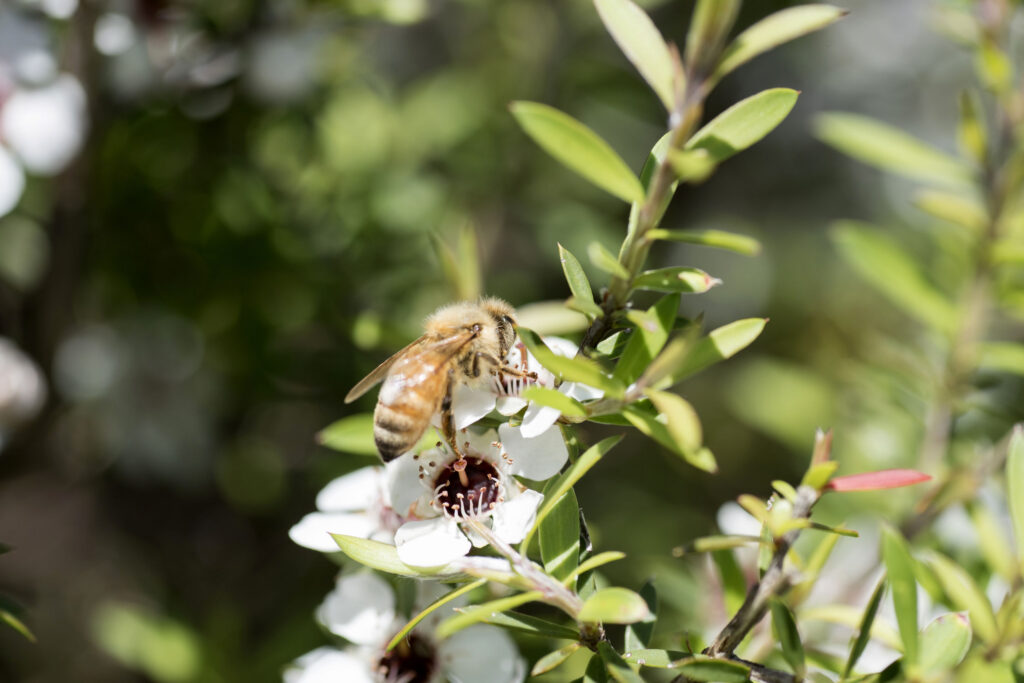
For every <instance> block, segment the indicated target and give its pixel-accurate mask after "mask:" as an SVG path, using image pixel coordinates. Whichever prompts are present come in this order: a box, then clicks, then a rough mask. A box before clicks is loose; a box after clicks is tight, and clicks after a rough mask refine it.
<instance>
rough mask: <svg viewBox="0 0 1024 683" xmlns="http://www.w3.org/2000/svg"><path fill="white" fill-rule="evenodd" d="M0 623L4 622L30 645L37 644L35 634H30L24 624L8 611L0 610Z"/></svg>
mask: <svg viewBox="0 0 1024 683" xmlns="http://www.w3.org/2000/svg"><path fill="white" fill-rule="evenodd" d="M0 621H2V622H4V623H5V624H7V625H8V626H10V627H11V628H13V629H14V630H15V631H17V632H18V633H20V634H21V635H22V637H23V638H25V640H27V641H29V642H30V643H35V642H37V641H36V636H35V634H34V633H32V631H31V630H30V629H29V627H28V626H26V625H25V622H23V621H22V620H21V619H19V618H18V617H17V616H15V615H14V614H13V613H11V612H10V611H8V610H5V609H3V608H0Z"/></svg>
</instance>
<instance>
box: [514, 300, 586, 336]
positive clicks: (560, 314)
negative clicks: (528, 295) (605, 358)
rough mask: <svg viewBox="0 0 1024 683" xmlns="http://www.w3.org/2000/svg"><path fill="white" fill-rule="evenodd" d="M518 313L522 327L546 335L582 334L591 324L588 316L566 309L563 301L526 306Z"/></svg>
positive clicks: (520, 308) (542, 302)
mask: <svg viewBox="0 0 1024 683" xmlns="http://www.w3.org/2000/svg"><path fill="white" fill-rule="evenodd" d="M595 306H596V304H595ZM518 313H519V316H518V317H519V324H520V325H522V326H523V327H526V328H528V329H531V330H533V331H535V332H536V333H538V334H544V335H548V334H572V333H573V332H582V331H583V330H585V329H587V325H589V324H590V323H589V321H588V320H587V318H586V316H584V315H580V314H579V313H576V312H575V311H570V310H568V309H566V307H565V304H564V303H563V302H561V301H539V302H537V303H532V304H526V305H525V306H520V307H519V308H518Z"/></svg>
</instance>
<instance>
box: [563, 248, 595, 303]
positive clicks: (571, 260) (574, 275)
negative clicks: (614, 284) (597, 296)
mask: <svg viewBox="0 0 1024 683" xmlns="http://www.w3.org/2000/svg"><path fill="white" fill-rule="evenodd" d="M558 258H559V259H560V260H561V261H562V272H563V273H565V280H566V282H568V283H569V291H571V292H572V293H573V296H575V297H576V298H577V299H582V300H584V301H589V302H590V303H594V290H593V289H591V287H590V280H588V279H587V274H586V273H585V272H583V266H581V265H580V262H579V261H578V260H577V259H576V257H575V256H573V255H572V252H571V251H569V250H568V249H566V248H565V247H563V246H562V245H561V244H559V245H558Z"/></svg>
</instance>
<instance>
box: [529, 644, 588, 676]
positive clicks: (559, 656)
mask: <svg viewBox="0 0 1024 683" xmlns="http://www.w3.org/2000/svg"><path fill="white" fill-rule="evenodd" d="M581 647H583V646H582V645H580V644H579V643H569V644H568V645H566V646H565V647H563V648H561V649H559V650H555V651H553V652H549V653H547V654H546V655H544V656H543V657H541V658H540V659H538V660H537V663H536V664H534V665H533V668H532V669H530V676H540V675H541V674H546V673H548V672H549V671H554V670H555V669H557V668H558V667H559V666H561V665H562V664H564V663H565V660H567V659H569V657H571V656H572V655H573V654H574V653H575V652H576V650H578V649H580V648H581Z"/></svg>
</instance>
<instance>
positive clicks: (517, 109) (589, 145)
mask: <svg viewBox="0 0 1024 683" xmlns="http://www.w3.org/2000/svg"><path fill="white" fill-rule="evenodd" d="M511 111H512V115H513V116H515V117H516V121H518V122H519V125H520V126H522V128H523V130H524V131H526V134H527V135H529V136H530V137H531V138H533V141H534V142H536V143H537V144H538V145H540V146H541V147H542V148H543V149H544V151H546V152H547V153H548V154H550V155H551V156H553V157H554V158H555V159H557V160H558V161H560V162H562V163H563V164H565V165H566V166H568V167H569V168H570V169H572V170H573V171H576V172H577V173H579V174H580V175H581V176H583V177H584V178H586V179H587V180H589V181H590V182H592V183H594V184H595V185H597V186H598V187H600V188H601V189H603V190H606V191H607V192H610V193H611V194H613V195H615V196H616V197H619V198H620V199H622V200H624V201H627V202H641V201H643V199H644V188H643V186H642V185H641V184H640V180H639V179H638V178H637V177H636V175H635V174H634V173H633V171H631V170H630V169H629V166H627V165H626V162H625V161H623V160H622V157H620V156H619V155H618V154H616V152H615V150H613V149H612V148H611V147H610V146H609V145H608V143H607V142H605V141H604V140H603V139H601V137H600V136H598V135H597V133H595V132H594V131H592V130H591V129H590V128H588V127H586V126H585V125H583V124H582V123H580V122H579V121H577V120H576V119H574V118H573V117H571V116H569V115H568V114H565V113H563V112H560V111H558V110H557V109H555V108H553V107H549V106H547V105H545V104H540V103H537V102H513V103H512V105H511Z"/></svg>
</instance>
